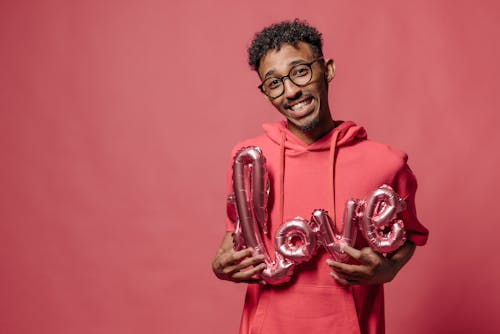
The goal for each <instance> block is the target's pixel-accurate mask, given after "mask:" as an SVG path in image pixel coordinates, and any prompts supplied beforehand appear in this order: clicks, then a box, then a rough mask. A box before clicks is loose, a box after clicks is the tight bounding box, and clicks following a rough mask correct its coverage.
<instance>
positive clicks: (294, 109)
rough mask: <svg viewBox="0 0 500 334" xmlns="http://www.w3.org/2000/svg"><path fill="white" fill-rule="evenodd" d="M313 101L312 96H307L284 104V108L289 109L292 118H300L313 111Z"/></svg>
mask: <svg viewBox="0 0 500 334" xmlns="http://www.w3.org/2000/svg"><path fill="white" fill-rule="evenodd" d="M313 101H314V99H313V97H312V96H308V97H305V98H302V99H300V100H297V101H294V102H292V103H288V104H286V105H285V108H286V109H287V110H289V112H290V114H291V116H293V117H294V118H301V117H304V116H306V115H308V114H310V113H311V112H313V110H314V103H313Z"/></svg>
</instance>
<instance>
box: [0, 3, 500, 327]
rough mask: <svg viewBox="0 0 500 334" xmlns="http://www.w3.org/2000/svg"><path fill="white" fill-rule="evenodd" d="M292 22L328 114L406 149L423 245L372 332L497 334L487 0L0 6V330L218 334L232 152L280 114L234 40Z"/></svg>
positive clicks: (224, 320)
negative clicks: (311, 48) (326, 86)
mask: <svg viewBox="0 0 500 334" xmlns="http://www.w3.org/2000/svg"><path fill="white" fill-rule="evenodd" d="M294 17H302V18H306V19H308V20H310V22H312V23H313V24H314V25H316V26H317V27H318V28H319V30H320V31H322V32H323V34H324V38H325V53H326V55H328V56H333V57H335V59H336V62H337V76H336V78H335V80H334V82H333V87H332V88H333V89H332V91H331V100H332V101H333V105H334V110H333V112H334V117H335V118H337V119H352V120H354V121H356V122H359V123H361V124H363V125H364V126H365V127H366V128H367V129H368V133H369V136H370V137H371V138H372V139H374V140H378V141H382V142H386V143H389V144H391V145H393V146H396V147H399V148H401V149H403V150H405V151H407V152H408V153H409V155H410V164H411V166H412V168H413V169H414V170H415V172H416V174H417V176H418V178H419V183H420V189H419V192H418V196H417V204H418V207H419V213H420V217H421V220H422V221H423V222H424V223H425V225H426V226H428V227H429V229H430V230H431V235H430V240H429V243H428V245H427V246H426V247H424V248H419V249H418V250H417V252H416V255H415V257H414V258H413V260H412V261H411V263H410V264H409V265H408V266H407V267H405V268H404V269H403V271H402V272H401V273H400V274H399V276H398V277H397V279H396V280H395V281H394V282H392V283H390V284H389V285H387V301H386V305H387V329H388V332H389V333H494V332H495V330H498V328H499V327H500V320H499V316H498V309H499V308H500V297H499V296H500V286H499V284H498V282H499V280H500V269H499V267H500V266H499V257H498V255H497V254H498V251H497V249H498V247H497V246H496V245H497V242H498V239H499V234H500V227H499V223H500V215H499V210H498V203H499V195H498V194H499V191H500V182H499V179H500V178H499V176H498V171H499V167H500V166H499V162H500V155H499V152H498V145H499V143H500V136H499V134H498V130H497V129H498V125H497V123H498V122H499V121H500V116H499V113H500V108H499V107H500V93H499V92H498V88H499V83H500V79H499V76H500V66H499V59H500V44H499V43H498V38H499V27H500V5H498V2H496V1H435V0H422V1H418V2H417V1H411V2H408V1H407V2H405V1H398V2H396V1H367V0H366V1H323V2H318V3H313V2H311V3H307V2H305V1H273V2H272V3H271V2H268V1H262V2H256V1H229V0H225V1H213V3H212V4H210V2H209V1H198V2H197V1H183V2H182V3H181V2H180V1H178V2H177V1H170V2H168V1H157V0H142V1H118V0H116V1H112V0H90V1H89V0H86V1H83V0H81V1H55V0H53V1H41V0H38V1H35V0H33V1H2V2H0V152H1V160H0V266H1V272H0V331H1V332H2V333H6V334H7V333H8V334H10V333H16V334H21V333H22V334H25V333H26V334H27V333H39V334H59V333H61V334H63V333H64V334H67V333H74V334H80V333H82V334H84V333H85V334H88V333H120V334H127V333H149V334H154V333H198V332H204V333H234V332H235V331H236V330H237V327H238V323H239V317H240V312H241V306H242V302H243V300H242V298H243V293H244V286H242V285H236V284H231V283H226V282H221V281H218V280H217V279H215V277H214V276H213V275H212V273H211V269H210V263H211V259H212V256H213V254H214V252H215V250H216V248H217V246H218V244H219V242H220V240H221V238H222V235H223V233H224V223H223V221H224V214H225V197H224V196H225V194H224V189H225V173H226V170H225V168H226V166H227V163H228V159H229V152H230V149H231V147H232V145H233V144H235V143H236V142H237V141H239V140H241V139H244V138H246V137H248V136H253V135H255V134H257V133H259V132H260V124H261V123H262V122H267V121H273V120H277V119H279V115H278V114H277V113H276V111H275V110H273V109H272V107H271V106H270V105H269V104H268V103H267V102H266V101H265V99H264V98H262V96H260V94H259V93H258V91H257V89H256V86H257V84H258V79H257V77H256V75H255V74H254V73H252V72H251V71H250V70H249V69H248V66H247V65H246V48H247V46H248V45H249V43H250V40H251V38H252V36H253V33H254V32H255V31H257V30H259V29H260V28H262V27H263V26H264V25H266V24H269V23H272V22H275V21H277V20H281V19H285V18H294Z"/></svg>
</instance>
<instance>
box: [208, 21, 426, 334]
mask: <svg viewBox="0 0 500 334" xmlns="http://www.w3.org/2000/svg"><path fill="white" fill-rule="evenodd" d="M248 53H249V63H250V66H251V67H252V69H254V70H255V71H256V72H257V74H258V75H259V78H260V80H261V85H260V86H259V88H260V90H261V91H262V93H263V94H264V95H265V96H266V98H267V99H268V100H269V102H270V103H272V104H273V106H274V107H275V108H276V109H277V110H278V111H279V112H280V113H281V114H282V115H283V116H284V117H285V119H286V120H285V121H284V122H280V123H275V124H265V125H264V131H265V134H264V135H262V136H259V137H256V138H252V139H249V140H246V141H244V142H242V143H240V144H238V145H236V147H235V148H234V150H233V156H234V154H235V152H237V151H238V150H239V149H240V148H242V147H245V146H249V145H254V146H259V147H260V148H261V149H262V152H263V154H264V155H265V157H266V159H267V162H266V168H267V170H268V173H269V178H270V180H271V192H272V194H271V196H270V200H269V202H270V203H269V212H270V215H269V216H270V217H269V224H270V226H271V228H270V236H274V235H275V233H276V230H277V229H278V228H279V226H280V225H281V224H282V223H283V221H285V220H287V219H290V218H293V217H295V216H301V217H310V215H311V212H312V211H313V210H314V209H317V208H325V209H328V211H329V213H330V215H331V216H332V218H333V219H334V221H335V222H336V224H337V226H340V224H341V222H342V214H343V206H344V203H345V202H346V201H347V200H348V199H350V198H360V199H362V198H365V197H366V196H367V195H368V194H369V193H370V192H372V191H373V190H375V189H376V188H378V187H379V186H381V185H382V184H388V185H391V186H392V187H393V188H394V189H395V191H396V192H398V193H399V194H400V195H401V197H403V199H404V200H405V201H406V203H407V209H406V210H405V211H403V212H401V213H400V215H399V216H400V218H401V219H402V220H403V221H404V224H405V227H406V230H407V241H406V242H405V243H404V245H403V246H401V247H400V248H399V249H397V250H396V251H394V252H393V253H390V254H386V256H384V255H383V254H379V253H377V252H376V251H374V250H372V249H371V248H369V247H368V243H367V242H366V240H364V239H363V238H362V237H358V240H357V243H356V245H355V247H345V248H344V251H345V252H346V253H347V254H349V255H350V256H351V257H352V261H349V262H348V263H340V262H336V261H333V260H332V259H331V258H330V257H329V256H328V253H327V252H325V251H324V250H321V249H319V251H318V252H317V254H316V255H315V257H314V258H313V259H312V260H310V261H308V262H306V263H302V264H299V265H298V266H297V267H296V268H295V273H294V275H293V278H292V280H291V281H290V282H287V283H285V284H282V285H278V286H275V285H269V284H264V282H263V281H262V280H261V279H259V276H258V274H259V273H260V272H261V271H262V270H263V269H264V268H265V266H266V265H265V263H264V256H263V255H258V256H252V250H251V249H243V250H240V251H235V250H234V249H233V240H232V232H233V231H234V226H233V223H232V222H231V221H230V220H228V222H227V227H226V231H227V232H226V234H225V237H224V239H223V241H222V244H221V246H220V249H219V250H218V251H217V254H216V256H215V258H214V260H213V263H212V267H213V271H214V273H215V275H216V276H217V277H218V278H220V279H223V280H229V281H233V282H241V283H255V284H249V285H248V290H247V294H246V299H245V306H244V311H243V316H242V319H241V327H240V332H241V333H285V334H289V333H383V332H384V300H383V283H386V282H390V281H391V280H392V279H393V278H394V277H395V275H396V274H397V273H398V271H399V270H400V269H401V268H402V267H403V265H404V264H405V263H406V262H407V261H408V260H409V259H410V257H411V256H412V254H413V252H414V249H415V245H423V244H425V242H426V240H427V236H428V231H427V229H426V228H425V227H423V226H422V225H421V224H420V223H419V221H418V219H417V217H416V211H415V205H414V200H415V191H416V180H415V177H414V176H413V174H412V172H411V170H410V169H409V167H408V166H407V164H406V160H407V156H406V154H405V153H403V152H400V151H398V150H396V149H393V148H391V147H389V146H387V145H382V144H379V143H375V142H372V141H369V140H367V139H366V138H367V137H366V132H365V130H364V129H363V128H362V127H360V126H358V125H356V124H354V123H353V122H342V121H334V120H333V118H332V116H331V114H330V108H329V103H328V86H329V83H330V82H331V81H332V80H333V78H334V76H335V64H334V61H333V60H332V59H329V58H324V57H323V53H322V38H321V34H320V33H319V32H318V31H317V30H316V29H315V28H313V27H311V26H310V25H308V24H307V23H305V22H301V21H299V20H295V21H293V22H288V21H286V22H281V23H278V24H274V25H271V26H269V27H267V28H265V29H263V30H262V31H261V32H260V33H257V34H256V35H255V38H254V40H253V42H252V44H251V46H250V48H249V50H248ZM229 174H231V173H229ZM230 176H231V175H229V182H228V193H230V192H232V185H231V181H230V180H231V179H230ZM264 239H266V240H265V244H266V248H267V249H268V250H269V253H270V254H274V248H273V247H274V246H273V242H272V240H271V239H272V238H264Z"/></svg>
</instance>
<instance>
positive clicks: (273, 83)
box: [265, 78, 281, 89]
mask: <svg viewBox="0 0 500 334" xmlns="http://www.w3.org/2000/svg"><path fill="white" fill-rule="evenodd" d="M265 85H266V87H267V88H269V89H276V88H279V86H280V85H281V80H280V79H278V78H269V79H267V80H266V83H265Z"/></svg>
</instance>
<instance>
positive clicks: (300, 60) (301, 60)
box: [264, 59, 307, 79]
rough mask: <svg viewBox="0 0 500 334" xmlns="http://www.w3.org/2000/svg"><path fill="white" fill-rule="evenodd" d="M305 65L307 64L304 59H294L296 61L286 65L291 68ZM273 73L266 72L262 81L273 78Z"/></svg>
mask: <svg viewBox="0 0 500 334" xmlns="http://www.w3.org/2000/svg"><path fill="white" fill-rule="evenodd" d="M305 63H307V61H306V60H304V59H296V60H294V61H291V62H290V63H288V66H290V67H293V66H295V65H299V64H305ZM275 73H276V70H274V69H271V70H269V71H267V72H266V74H265V75H264V79H267V78H268V77H270V76H273V75H274V74H275Z"/></svg>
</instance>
